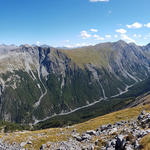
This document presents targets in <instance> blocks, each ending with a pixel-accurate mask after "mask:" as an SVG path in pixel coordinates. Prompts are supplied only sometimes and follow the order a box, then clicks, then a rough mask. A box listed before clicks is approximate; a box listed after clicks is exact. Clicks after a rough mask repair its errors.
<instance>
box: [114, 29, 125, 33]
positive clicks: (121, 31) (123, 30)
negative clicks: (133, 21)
mask: <svg viewBox="0 0 150 150" xmlns="http://www.w3.org/2000/svg"><path fill="white" fill-rule="evenodd" d="M116 32H118V33H121V34H125V33H126V32H127V31H126V30H125V29H117V30H116Z"/></svg>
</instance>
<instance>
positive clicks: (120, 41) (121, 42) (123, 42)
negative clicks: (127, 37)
mask: <svg viewBox="0 0 150 150" xmlns="http://www.w3.org/2000/svg"><path fill="white" fill-rule="evenodd" d="M116 43H120V44H127V43H126V42H125V41H123V40H119V41H117V42H116Z"/></svg>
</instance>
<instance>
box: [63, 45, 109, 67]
mask: <svg viewBox="0 0 150 150" xmlns="http://www.w3.org/2000/svg"><path fill="white" fill-rule="evenodd" d="M62 52H63V53H65V54H66V55H67V56H68V57H69V58H70V59H71V60H72V61H73V62H74V63H75V64H77V65H78V66H79V67H81V68H84V65H86V64H93V65H95V66H100V67H107V66H108V60H109V56H110V52H111V50H110V48H109V47H107V48H100V49H97V47H96V46H95V47H93V46H89V47H83V48H77V49H72V50H62Z"/></svg>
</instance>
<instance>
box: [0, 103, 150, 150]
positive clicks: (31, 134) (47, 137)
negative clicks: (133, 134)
mask: <svg viewBox="0 0 150 150" xmlns="http://www.w3.org/2000/svg"><path fill="white" fill-rule="evenodd" d="M143 109H146V110H147V111H150V108H149V105H145V106H138V107H134V108H129V109H124V110H121V111H117V112H113V113H110V114H107V115H104V116H101V117H97V118H95V119H91V120H89V121H87V122H84V123H80V124H77V125H74V126H71V127H69V128H51V129H45V130H38V131H25V132H15V133H9V134H8V133H7V134H4V133H1V134H0V137H3V138H4V140H5V141H8V142H10V143H13V142H15V141H16V142H18V143H21V142H23V141H28V140H30V141H32V143H33V144H32V145H30V144H27V145H26V147H27V148H29V149H39V148H40V146H41V145H42V144H44V143H46V142H48V141H50V142H57V141H64V140H67V139H68V138H69V137H70V136H71V133H72V130H73V129H77V131H78V132H79V133H83V132H85V131H86V130H91V129H94V130H95V129H96V128H98V127H99V126H101V125H103V124H108V123H115V122H117V121H121V120H130V119H133V118H136V117H137V116H138V115H139V114H140V112H141V111H142V110H143Z"/></svg>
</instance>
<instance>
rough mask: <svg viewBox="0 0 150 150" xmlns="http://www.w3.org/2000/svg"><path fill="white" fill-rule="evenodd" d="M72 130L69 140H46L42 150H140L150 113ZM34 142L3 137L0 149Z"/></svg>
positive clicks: (149, 126)
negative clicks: (127, 119)
mask: <svg viewBox="0 0 150 150" xmlns="http://www.w3.org/2000/svg"><path fill="white" fill-rule="evenodd" d="M91 126H92V122H91ZM69 128H70V127H68V129H69ZM70 132H71V136H70V138H69V139H68V140H67V141H65V140H64V141H62V142H46V143H45V144H41V146H40V150H140V149H142V148H143V146H142V145H141V142H140V141H141V139H142V138H143V137H144V136H145V135H147V134H149V133H150V113H146V111H142V112H141V114H140V115H139V116H138V117H137V119H134V120H129V121H120V122H116V123H114V124H107V125H102V126H100V127H99V128H97V129H96V130H88V131H86V132H84V133H83V134H79V133H78V131H77V130H76V129H75V128H74V129H73V130H71V131H70ZM8 134H9V133H8ZM62 134H65V132H63V133H62ZM8 136H9V135H8ZM39 136H41V135H39ZM58 139H59V135H58ZM34 144H35V143H33V142H32V139H31V141H30V140H27V141H24V142H21V143H20V144H17V142H14V143H13V144H8V143H6V142H4V141H3V137H2V138H1V140H0V150H26V149H27V148H25V147H26V145H30V147H31V148H28V149H33V147H32V146H33V145H34Z"/></svg>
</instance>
